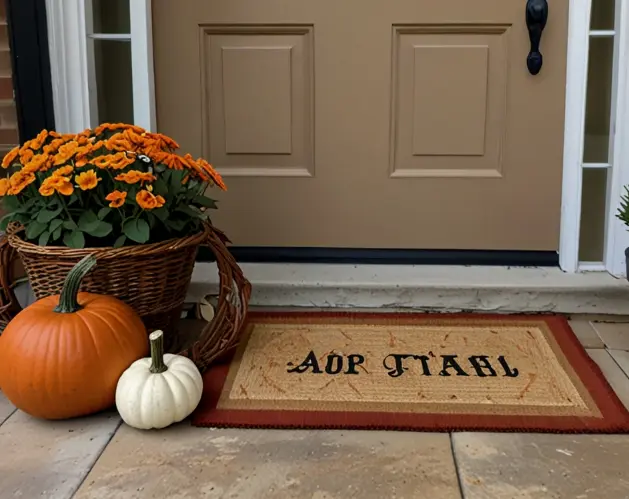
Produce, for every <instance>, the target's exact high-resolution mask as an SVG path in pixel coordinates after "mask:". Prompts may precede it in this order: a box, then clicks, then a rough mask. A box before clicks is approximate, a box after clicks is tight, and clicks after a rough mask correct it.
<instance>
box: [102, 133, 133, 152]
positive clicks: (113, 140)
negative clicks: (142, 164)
mask: <svg viewBox="0 0 629 499" xmlns="http://www.w3.org/2000/svg"><path fill="white" fill-rule="evenodd" d="M104 144H105V147H106V148H107V149H108V150H110V151H130V150H132V149H133V144H132V143H131V141H130V140H129V139H128V138H126V137H125V136H124V135H123V134H122V133H117V134H115V135H112V136H111V137H110V138H109V139H108V140H106V141H105V142H104Z"/></svg>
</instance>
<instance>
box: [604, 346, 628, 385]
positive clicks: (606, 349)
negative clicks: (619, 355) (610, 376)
mask: <svg viewBox="0 0 629 499" xmlns="http://www.w3.org/2000/svg"><path fill="white" fill-rule="evenodd" d="M610 350H615V349H614V348H611V349H610V348H607V347H606V348H605V351H606V352H607V355H609V356H610V357H611V358H612V360H613V361H614V364H616V365H617V366H618V369H620V372H622V373H623V374H624V375H625V378H626V379H627V380H629V373H627V372H625V370H624V369H623V367H622V366H621V365H620V364H619V363H618V361H617V360H616V357H614V356H613V355H612V353H611V352H610Z"/></svg>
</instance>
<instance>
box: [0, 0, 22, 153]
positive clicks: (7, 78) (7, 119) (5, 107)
mask: <svg viewBox="0 0 629 499" xmlns="http://www.w3.org/2000/svg"><path fill="white" fill-rule="evenodd" d="M5 8H6V7H5V2H4V1H3V0H0V157H1V156H3V155H4V154H5V153H6V152H7V151H8V150H10V149H12V148H13V147H15V146H16V145H17V144H18V142H19V138H18V128H17V114H16V110H15V101H14V99H13V79H12V72H11V49H10V48H9V35H8V27H7V16H6V12H5Z"/></svg>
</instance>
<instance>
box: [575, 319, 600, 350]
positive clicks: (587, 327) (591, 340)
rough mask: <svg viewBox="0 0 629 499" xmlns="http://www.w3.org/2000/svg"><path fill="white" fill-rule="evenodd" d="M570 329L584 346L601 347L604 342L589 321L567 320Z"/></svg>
mask: <svg viewBox="0 0 629 499" xmlns="http://www.w3.org/2000/svg"><path fill="white" fill-rule="evenodd" d="M568 322H569V324H570V327H571V328H572V331H573V332H574V334H575V335H576V337H577V338H579V341H580V342H581V345H583V347H585V348H603V347H604V346H605V344H604V343H603V340H602V339H601V338H600V336H599V335H598V333H597V332H596V330H595V329H594V327H593V326H592V324H591V323H590V322H589V321H585V320H572V321H568Z"/></svg>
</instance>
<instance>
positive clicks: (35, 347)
mask: <svg viewBox="0 0 629 499" xmlns="http://www.w3.org/2000/svg"><path fill="white" fill-rule="evenodd" d="M95 264H96V259H95V258H94V257H93V256H87V257H85V258H84V259H83V260H81V261H80V262H79V263H78V264H77V265H76V266H75V267H74V268H73V269H72V270H71V271H70V272H69V274H68V276H67V277H66V280H65V283H64V286H63V289H62V291H61V295H57V296H50V297H47V298H43V299H41V300H39V301H37V302H35V303H33V304H32V305H30V306H29V307H27V308H25V309H24V310H22V311H21V312H20V313H19V314H18V315H16V316H15V318H14V319H13V320H12V321H11V322H10V323H9V325H8V326H7V327H6V329H5V330H4V332H3V333H2V335H1V336H0V389H1V390H2V392H4V394H5V395H6V397H7V398H8V399H9V400H10V401H11V402H12V403H13V405H15V406H16V407H17V408H19V409H21V410H23V411H24V412H26V413H28V414H30V415H32V416H35V417H39V418H44V419H65V418H71V417H76V416H84V415H87V414H92V413H94V412H98V411H101V410H103V409H106V408H108V407H111V406H113V405H114V402H115V396H116V384H117V382H118V379H119V378H120V376H121V375H122V373H123V372H124V371H125V369H127V368H128V367H129V366H130V365H131V364H132V363H133V362H134V361H136V360H138V359H139V358H141V357H144V356H146V355H147V354H148V340H147V334H146V329H145V327H144V324H143V323H142V320H141V319H140V317H139V316H138V315H137V314H136V313H135V312H134V311H133V309H132V308H131V307H129V306H128V305H126V304H125V303H123V302H121V301H120V300H118V299H116V298H113V297H111V296H103V295H97V294H93V293H82V292H79V287H80V285H81V281H82V279H83V278H84V277H85V275H86V274H87V273H88V272H89V271H90V270H91V269H92V267H93V266H94V265H95Z"/></svg>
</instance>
